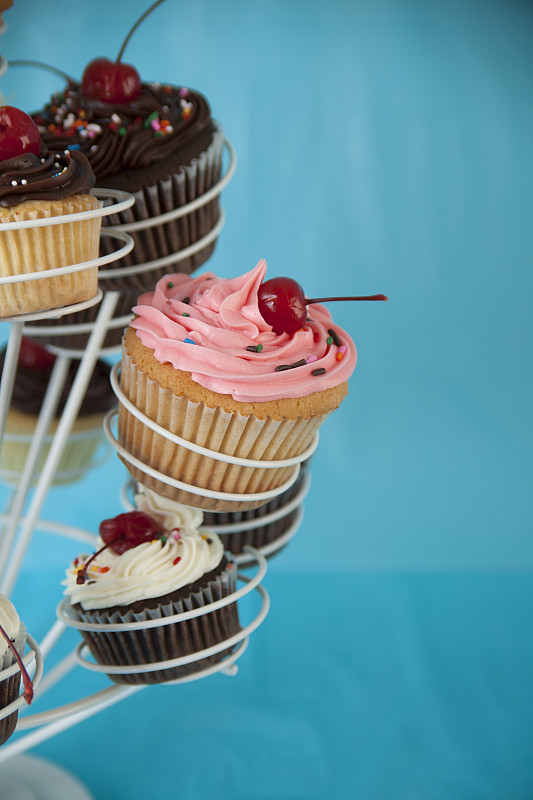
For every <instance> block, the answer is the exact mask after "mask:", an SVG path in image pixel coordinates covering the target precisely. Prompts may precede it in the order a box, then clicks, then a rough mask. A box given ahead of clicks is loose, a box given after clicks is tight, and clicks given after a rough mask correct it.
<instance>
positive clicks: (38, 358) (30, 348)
mask: <svg viewBox="0 0 533 800" xmlns="http://www.w3.org/2000/svg"><path fill="white" fill-rule="evenodd" d="M55 360H56V357H55V356H54V355H53V353H50V352H49V351H48V350H47V349H46V348H45V347H43V346H42V344H39V342H36V341H34V340H33V339H28V337H27V336H23V337H22V339H21V342H20V351H19V359H18V361H19V364H20V366H21V367H24V368H25V369H35V370H45V369H51V368H52V367H53V366H54V363H55Z"/></svg>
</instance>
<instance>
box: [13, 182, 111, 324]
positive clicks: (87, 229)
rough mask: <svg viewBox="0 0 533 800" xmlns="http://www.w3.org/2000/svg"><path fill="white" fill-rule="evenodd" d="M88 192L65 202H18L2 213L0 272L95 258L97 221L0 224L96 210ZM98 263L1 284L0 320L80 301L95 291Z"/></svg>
mask: <svg viewBox="0 0 533 800" xmlns="http://www.w3.org/2000/svg"><path fill="white" fill-rule="evenodd" d="M101 205H102V204H101V202H100V201H99V200H98V199H97V198H96V197H93V196H92V195H89V194H84V195H74V196H73V197H71V198H66V199H65V200H63V201H53V202H52V201H48V202H46V201H42V202H40V203H37V202H35V203H34V202H28V203H21V204H20V205H18V206H15V207H14V208H16V209H17V211H16V213H15V212H10V209H2V211H1V213H0V276H1V277H7V276H9V275H28V274H30V273H34V272H43V273H46V270H50V269H55V268H57V267H66V266H70V265H74V264H79V263H82V262H84V261H90V260H91V259H94V258H97V257H98V247H99V233H100V226H101V219H100V218H98V217H97V218H94V219H87V220H80V221H74V222H65V223H61V224H57V225H45V226H42V227H34V228H19V229H16V230H8V231H2V229H1V223H2V222H4V223H8V222H21V221H23V220H30V219H41V218H44V217H56V216H60V215H63V214H75V213H78V212H80V211H87V210H89V209H93V208H100V207H101ZM97 281H98V267H96V266H95V267H89V268H88V269H84V270H81V271H78V272H69V273H67V274H65V275H57V276H55V277H49V278H46V277H43V278H42V279H38V280H21V281H17V282H16V283H8V284H3V285H2V286H1V287H0V318H1V317H7V316H12V315H15V314H27V313H31V312H35V311H43V310H47V309H51V308H59V307H61V306H66V305H71V304H73V303H80V302H82V301H84V300H89V299H90V298H92V297H94V296H95V294H96V292H97V288H98V285H97Z"/></svg>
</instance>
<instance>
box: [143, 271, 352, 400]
mask: <svg viewBox="0 0 533 800" xmlns="http://www.w3.org/2000/svg"><path fill="white" fill-rule="evenodd" d="M265 273H266V261H264V259H261V261H259V263H258V264H257V266H256V267H255V268H254V269H252V270H251V271H250V272H247V273H246V274H245V275H242V276H240V277H238V278H232V279H225V278H217V277H216V276H215V275H213V273H212V272H206V273H204V274H203V275H199V276H198V277H195V278H191V277H190V276H188V275H183V274H180V273H178V274H173V275H166V276H165V277H164V278H161V280H159V281H158V283H157V285H156V288H155V291H153V292H146V293H145V294H143V295H141V296H140V297H139V300H138V304H137V305H136V306H135V307H134V309H133V311H134V312H135V314H137V317H136V318H135V319H134V321H133V322H132V325H133V327H134V328H136V330H137V336H138V337H139V338H140V340H141V342H142V343H143V345H144V346H145V347H148V348H149V349H151V350H153V351H154V356H155V358H156V359H157V360H158V361H159V362H161V363H162V364H163V363H165V362H169V363H170V364H172V365H173V366H174V367H175V368H176V369H179V370H183V371H185V372H190V374H191V377H192V379H193V380H194V381H196V383H199V384H200V385H201V386H203V387H205V388H206V389H210V390H211V391H213V392H218V393H219V394H230V395H232V397H233V398H234V399H235V400H238V401H241V402H262V401H266V400H280V399H283V398H294V397H305V396H306V395H309V394H312V393H313V392H320V391H323V390H325V389H329V388H332V387H334V386H338V385H339V384H340V383H343V382H344V381H345V380H347V379H348V378H349V377H350V375H351V374H352V372H353V370H354V368H355V363H356V361H357V351H356V349H355V345H354V343H353V341H352V340H351V338H350V337H349V336H348V334H347V333H346V332H345V331H344V330H342V329H341V328H339V327H338V326H336V325H334V323H333V321H332V319H331V315H330V313H329V311H328V310H327V308H325V306H323V305H321V304H318V303H313V304H310V305H309V306H308V314H309V317H308V319H307V321H306V323H305V326H304V327H303V328H302V329H301V330H299V331H297V332H296V333H295V334H293V335H289V334H286V333H283V334H280V335H278V334H276V333H274V331H273V330H272V327H271V326H270V325H269V324H268V323H266V322H265V320H264V319H263V317H262V316H261V314H260V312H259V307H258V299H257V292H258V289H259V286H260V284H261V283H262V282H263V280H264V277H265ZM186 298H189V301H188V302H183V301H184V299H186ZM330 328H332V329H333V330H334V332H335V334H336V336H337V337H338V339H337V341H338V340H340V345H337V344H331V343H330V344H328V343H327V342H328V338H329V337H330V335H329V333H328V330H329V329H330ZM330 341H331V339H330ZM257 345H261V346H262V349H260V352H251V351H250V350H248V349H247V348H248V347H257ZM302 359H305V362H306V363H305V364H304V365H302V366H298V367H294V368H293V369H284V370H282V371H276V367H278V366H279V365H283V364H295V363H296V362H299V361H301V360H302ZM322 369H325V372H323V373H321V374H318V375H313V372H314V371H316V370H322Z"/></svg>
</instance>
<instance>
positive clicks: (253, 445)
mask: <svg viewBox="0 0 533 800" xmlns="http://www.w3.org/2000/svg"><path fill="white" fill-rule="evenodd" d="M121 388H122V391H123V392H124V394H125V395H126V397H127V398H128V399H129V400H130V401H131V403H133V405H134V406H135V407H136V408H137V409H138V410H139V411H140V412H142V413H143V414H144V415H146V416H147V417H148V418H149V419H151V420H153V421H154V422H156V423H158V424H159V425H161V427H163V428H165V430H167V431H170V432H171V433H173V434H176V435H177V436H180V437H181V438H183V439H185V440H186V441H188V442H193V443H194V444H197V445H200V446H202V447H205V448H208V449H209V450H212V451H215V452H216V453H222V454H225V455H230V456H237V457H239V458H243V459H253V460H263V461H277V460H282V459H286V458H292V457H295V456H299V455H300V454H302V453H304V452H305V451H306V450H307V448H308V447H309V446H310V444H311V442H312V440H313V438H314V436H315V434H316V432H317V430H318V428H319V427H320V425H321V423H322V422H323V421H324V419H325V418H326V416H327V414H323V415H320V416H317V417H311V418H309V419H296V420H291V419H287V418H285V419H283V420H274V419H271V418H267V419H258V418H257V417H254V416H248V417H246V416H242V415H241V414H237V413H229V412H226V411H222V409H220V408H210V407H209V406H206V405H205V404H203V403H195V402H192V401H190V400H189V399H188V398H187V397H177V396H176V395H174V394H173V393H172V392H171V391H170V390H169V389H164V388H162V387H161V386H160V385H159V384H158V383H156V382H154V381H152V380H150V379H149V378H148V377H147V376H146V375H145V374H144V373H143V372H141V371H140V370H139V369H137V367H136V365H135V363H134V362H133V361H132V360H131V358H130V357H129V355H128V353H127V352H123V357H122V365H121ZM118 438H119V442H120V444H121V445H122V446H123V447H124V448H125V449H126V450H127V451H128V452H129V453H131V454H132V455H133V456H134V457H135V458H137V459H140V460H141V461H142V462H143V463H144V464H146V465H148V466H149V467H152V468H153V469H155V470H157V471H158V472H160V473H162V474H163V475H166V476H168V477H170V478H173V479H176V480H179V481H181V482H183V483H185V484H188V485H190V486H195V487H198V489H200V490H201V489H208V490H212V491H216V492H224V493H230V494H256V493H259V492H265V491H269V490H275V489H276V488H278V487H279V486H282V485H283V484H284V483H285V482H287V481H288V480H289V479H290V477H291V476H292V475H293V474H294V469H295V467H294V466H290V467H273V468H267V467H248V466H241V465H239V464H230V463H228V462H227V461H223V460H218V459H216V458H211V457H210V456H207V455H204V454H201V453H195V452H193V451H192V450H189V449H187V448H186V447H184V446H182V445H179V444H176V443H175V442H173V441H170V439H167V438H166V437H165V436H162V435H161V434H159V433H156V432H155V431H153V430H152V429H151V428H149V427H148V426H147V425H146V424H145V423H144V422H143V421H142V420H140V419H138V418H137V417H135V416H134V415H133V414H132V413H131V412H130V411H128V410H127V409H126V407H125V406H124V405H123V404H122V403H120V402H119V421H118ZM122 460H123V461H124V463H125V464H126V467H127V468H128V470H129V471H130V473H131V474H132V475H133V477H134V478H135V479H136V480H138V481H139V483H142V484H144V485H145V486H147V487H148V488H149V489H153V490H154V491H156V492H158V493H159V494H161V495H163V496H164V497H168V498H169V499H170V500H174V501H176V502H179V503H184V504H185V505H192V506H196V507H197V508H201V509H203V510H206V511H239V510H243V509H246V508H257V507H258V506H260V505H262V504H263V503H264V500H259V501H257V500H256V499H251V500H237V501H235V500H231V499H225V498H224V499H216V498H211V497H205V496H203V495H202V494H201V493H200V494H195V493H193V492H189V491H187V490H184V489H178V488H176V487H173V486H170V485H169V484H167V483H164V482H163V481H161V480H159V479H157V478H153V477H151V476H149V475H147V474H146V473H144V472H143V471H141V470H139V469H138V468H137V467H135V466H133V465H132V464H130V463H129V462H127V461H126V460H125V459H122Z"/></svg>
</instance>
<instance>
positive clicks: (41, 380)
mask: <svg viewBox="0 0 533 800" xmlns="http://www.w3.org/2000/svg"><path fill="white" fill-rule="evenodd" d="M5 352H6V351H5V350H2V352H0V375H1V373H2V370H3V368H4V359H5ZM78 366H79V361H77V360H74V361H71V363H70V367H69V370H68V374H67V378H66V381H65V385H64V387H63V392H62V393H61V398H60V400H59V405H58V408H57V411H56V418H57V417H59V416H60V415H61V413H62V411H63V409H64V407H65V404H66V402H67V400H68V396H69V394H70V391H71V389H72V384H73V383H74V379H75V377H76V373H77V371H78ZM51 373H52V367H48V368H45V369H28V367H24V366H23V365H22V364H20V363H19V364H18V366H17V371H16V374H15V383H14V386H13V398H12V400H11V407H12V408H13V409H15V410H16V411H21V412H22V413H24V414H38V413H39V411H40V410H41V406H42V403H43V400H44V396H45V393H46V390H47V388H48V384H49V382H50V375H51ZM110 373H111V368H110V366H109V365H108V364H106V362H105V361H101V360H99V361H97V362H96V366H95V368H94V372H93V374H92V377H91V380H90V382H89V386H88V387H87V391H86V393H85V397H84V398H83V402H82V404H81V408H80V411H79V414H80V416H89V415H90V414H105V413H106V412H107V411H109V409H110V408H113V406H114V404H115V395H114V394H113V391H112V389H111V384H110V378H109V376H110Z"/></svg>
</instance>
